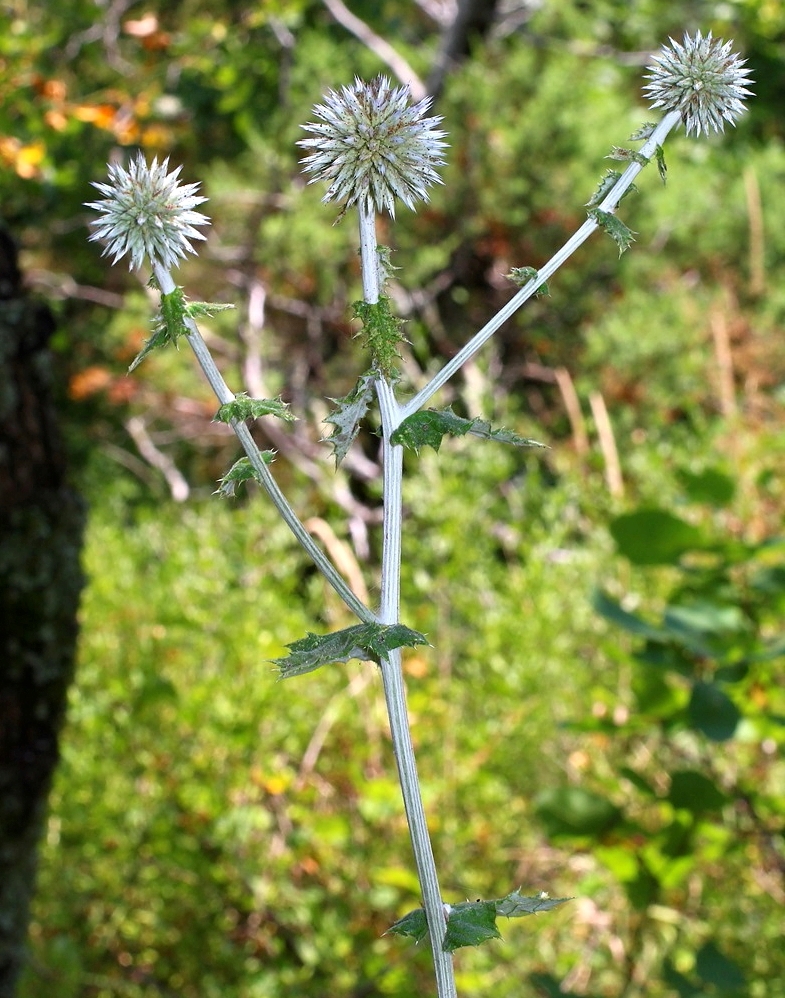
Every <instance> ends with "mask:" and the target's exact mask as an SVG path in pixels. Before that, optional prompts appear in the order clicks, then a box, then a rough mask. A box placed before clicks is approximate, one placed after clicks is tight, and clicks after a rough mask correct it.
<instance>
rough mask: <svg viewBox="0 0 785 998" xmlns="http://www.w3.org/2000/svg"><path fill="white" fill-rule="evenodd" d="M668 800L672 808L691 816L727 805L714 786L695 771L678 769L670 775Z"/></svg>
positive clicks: (722, 795) (724, 798) (723, 796)
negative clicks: (681, 809)
mask: <svg viewBox="0 0 785 998" xmlns="http://www.w3.org/2000/svg"><path fill="white" fill-rule="evenodd" d="M668 800H669V801H670V802H671V804H673V806H674V807H677V808H683V809H684V810H686V811H692V812H693V814H700V813H701V812H703V811H718V810H719V809H720V808H721V807H723V806H724V805H725V804H726V803H727V797H726V796H725V794H723V793H722V791H721V790H718V789H717V786H716V784H715V783H714V782H713V781H712V780H710V779H709V778H708V777H707V776H704V775H703V773H699V772H698V771H697V770H696V769H680V770H677V771H676V772H675V773H673V774H672V775H671V786H670V790H669V791H668Z"/></svg>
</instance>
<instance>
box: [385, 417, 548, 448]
mask: <svg viewBox="0 0 785 998" xmlns="http://www.w3.org/2000/svg"><path fill="white" fill-rule="evenodd" d="M467 433H471V434H472V435H473V436H477V437H482V438H484V439H486V440H495V441H497V442H499V443H505V444H513V445H514V446H516V447H544V446H545V445H544V444H541V443H538V442H537V441H536V440H529V439H528V438H527V437H520V436H518V434H517V433H513V432H512V430H506V429H504V428H500V429H497V430H494V429H492V427H491V424H490V423H488V422H486V421H485V420H484V419H480V418H479V416H475V418H474V419H464V418H463V417H462V416H456V415H455V413H454V412H453V411H452V409H425V410H424V411H422V412H415V413H413V414H412V415H411V416H407V417H406V419H404V421H403V422H402V423H401V425H400V426H399V427H398V429H397V430H395V431H394V432H393V433H392V434H391V436H390V440H391V442H392V443H394V444H401V445H402V446H404V447H410V448H411V449H412V450H413V451H414V452H415V453H416V454H419V453H420V451H421V450H422V448H423V447H433V449H434V450H436V451H438V450H439V448H440V447H441V444H442V438H443V437H444V436H445V435H446V434H449V435H450V436H453V437H463V436H466V434H467Z"/></svg>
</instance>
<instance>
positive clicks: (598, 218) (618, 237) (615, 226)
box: [589, 208, 635, 256]
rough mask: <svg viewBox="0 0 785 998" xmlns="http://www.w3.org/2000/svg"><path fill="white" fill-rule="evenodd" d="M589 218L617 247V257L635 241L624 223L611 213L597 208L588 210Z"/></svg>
mask: <svg viewBox="0 0 785 998" xmlns="http://www.w3.org/2000/svg"><path fill="white" fill-rule="evenodd" d="M589 218H593V219H594V221H595V222H596V223H597V225H599V226H600V228H602V229H604V230H605V231H606V232H607V233H608V235H609V236H610V237H611V239H612V240H613V241H614V242H615V243H616V245H617V246H618V247H619V256H621V255H622V253H623V252H624V251H625V250H626V249H628V248H629V246H630V244H631V243H633V242H634V241H635V240H634V238H633V234H632V229H628V228H627V226H626V225H625V224H624V222H622V221H621V219H619V218H617V217H616V216H615V215H614V214H612V213H611V212H609V211H601V210H600V209H599V208H590V209H589Z"/></svg>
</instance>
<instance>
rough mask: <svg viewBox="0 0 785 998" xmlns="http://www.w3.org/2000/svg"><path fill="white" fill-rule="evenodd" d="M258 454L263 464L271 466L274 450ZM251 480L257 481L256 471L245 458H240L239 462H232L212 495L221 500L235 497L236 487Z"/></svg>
mask: <svg viewBox="0 0 785 998" xmlns="http://www.w3.org/2000/svg"><path fill="white" fill-rule="evenodd" d="M260 454H261V458H262V460H263V461H264V463H265V464H272V462H273V461H274V460H275V451H274V450H263V451H260ZM251 478H253V479H255V480H256V481H258V480H259V476H258V474H257V472H256V469H255V468H254V466H253V465H252V464H251V462H250V460H249V459H248V458H247V457H241V458H240V459H239V461H235V462H234V464H233V465H232V466H231V468H230V469H229V470H228V471H227V472H226V474H225V475H224V476H223V478H221V479H219V482H218V488H217V489H216V490H215V493H214V495H218V496H221V498H223V499H228V498H231V497H234V496H236V495H237V487H238V486H239V485H242V483H243V482H247V481H248V480H249V479H251Z"/></svg>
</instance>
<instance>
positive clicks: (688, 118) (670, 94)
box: [643, 31, 752, 135]
mask: <svg viewBox="0 0 785 998" xmlns="http://www.w3.org/2000/svg"><path fill="white" fill-rule="evenodd" d="M670 42H671V45H670V48H668V47H664V48H663V49H662V50H661V51H660V53H659V55H657V56H655V57H654V65H653V66H650V67H649V69H650V73H649V74H648V76H647V79H649V80H651V83H647V84H646V85H645V86H644V88H643V89H644V90H646V91H648V94H647V96H648V98H649V100H650V101H651V106H652V107H661V108H664V109H665V110H666V111H680V112H681V117H682V121H683V122H684V125H685V127H686V129H687V134H688V135H689V134H690V132H695V133H696V134H697V135H700V134H701V132H705V133H706V134H707V135H708V133H709V132H710V131H711V130H712V129H713V130H714V131H715V132H721V131H722V130H723V129H724V127H725V122H726V121H729V122H730V123H731V124H732V125H735V123H736V119H737V118H739V117H740V116H741V115H742V113H743V112H744V99H745V98H746V97H748V96H749V95H750V94H751V93H752V91H750V90H749V89H747V84H748V83H751V82H752V81H751V80H749V79H748V78H747V77H748V76H749V74H750V70H749V69H745V68H744V63H745V62H746V60H745V59H740V58H739V56H738V55H736V54H734V53H731V44H732V43H731V42H724V43H723V42H722V41H720V40H715V39H714V38H713V37H712V34H711V32H709V33H708V35H706V37H705V38H704V37H703V35H701V33H700V31H699V32H698V33H697V34H696V35H695V36H693V37H690V36H689V35H686V34H685V36H684V43H683V44H682V45H680V44H679V43H678V42H676V41H674V40H673V39H672V38H671V40H670Z"/></svg>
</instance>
